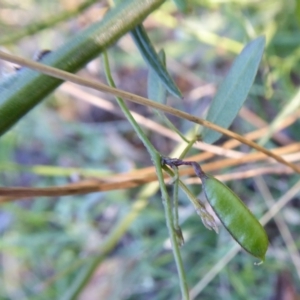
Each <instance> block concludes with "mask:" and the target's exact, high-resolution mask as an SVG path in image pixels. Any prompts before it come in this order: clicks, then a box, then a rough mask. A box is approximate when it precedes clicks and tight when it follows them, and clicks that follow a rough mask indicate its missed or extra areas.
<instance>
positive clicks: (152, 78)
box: [147, 49, 167, 104]
mask: <svg viewBox="0 0 300 300" xmlns="http://www.w3.org/2000/svg"><path fill="white" fill-rule="evenodd" d="M158 57H159V59H160V61H161V63H162V64H163V66H164V67H166V54H165V51H164V50H163V49H162V50H160V51H159V53H158ZM147 93H148V99H151V100H153V101H156V102H159V103H163V104H165V103H166V99H167V90H166V88H165V86H164V85H163V84H162V81H161V80H160V79H159V77H158V75H157V73H156V72H155V71H154V70H153V69H152V68H149V71H148V89H147Z"/></svg>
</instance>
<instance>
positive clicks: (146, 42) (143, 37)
mask: <svg viewBox="0 0 300 300" xmlns="http://www.w3.org/2000/svg"><path fill="white" fill-rule="evenodd" d="M131 36H132V38H133V40H134V43H135V45H136V46H137V48H138V49H139V51H140V53H141V55H142V56H143V58H144V60H145V61H146V63H147V64H148V65H149V66H150V68H152V69H153V71H154V72H155V73H156V74H157V76H158V77H159V78H160V80H161V81H162V82H163V84H164V85H165V87H166V88H167V90H168V91H169V92H170V93H171V94H173V95H174V96H176V97H178V98H182V95H181V92H180V90H179V89H178V87H177V86H176V84H175V82H174V80H173V79H172V78H171V76H170V75H169V73H168V71H167V69H166V67H165V66H164V65H163V64H162V62H161V60H160V58H159V56H158V54H157V53H156V51H155V49H154V47H153V45H152V43H151V41H150V39H149V37H148V35H147V33H146V30H145V29H144V26H143V25H142V24H141V25H138V26H136V27H135V28H134V29H133V30H132V31H131Z"/></svg>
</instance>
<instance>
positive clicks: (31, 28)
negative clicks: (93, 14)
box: [0, 0, 98, 45]
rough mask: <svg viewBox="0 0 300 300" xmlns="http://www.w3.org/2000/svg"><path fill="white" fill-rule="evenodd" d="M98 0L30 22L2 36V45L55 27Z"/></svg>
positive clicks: (88, 0) (0, 42)
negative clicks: (45, 18) (46, 18)
mask: <svg viewBox="0 0 300 300" xmlns="http://www.w3.org/2000/svg"><path fill="white" fill-rule="evenodd" d="M96 2H98V0H87V1H85V2H83V3H82V4H81V5H79V6H78V7H77V8H76V9H73V10H71V11H64V12H62V13H60V14H58V15H55V16H53V17H52V18H50V19H48V20H45V21H41V22H39V23H33V24H29V25H28V26H26V27H25V28H20V30H18V31H16V32H13V33H10V34H6V35H3V36H1V37H0V45H5V44H10V43H14V42H15V41H17V40H19V39H21V38H23V37H25V36H29V35H33V34H35V33H37V32H38V31H41V30H43V29H46V28H49V27H53V26H54V25H56V24H57V23H59V22H62V21H65V20H66V19H69V18H72V17H74V16H76V15H78V14H79V13H80V12H82V11H83V10H85V9H87V8H88V7H90V6H91V5H93V4H94V3H96Z"/></svg>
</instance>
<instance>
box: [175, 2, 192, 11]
mask: <svg viewBox="0 0 300 300" xmlns="http://www.w3.org/2000/svg"><path fill="white" fill-rule="evenodd" d="M173 2H174V3H175V5H176V6H177V8H178V9H179V10H180V11H182V12H183V13H187V12H188V11H189V1H188V0H173Z"/></svg>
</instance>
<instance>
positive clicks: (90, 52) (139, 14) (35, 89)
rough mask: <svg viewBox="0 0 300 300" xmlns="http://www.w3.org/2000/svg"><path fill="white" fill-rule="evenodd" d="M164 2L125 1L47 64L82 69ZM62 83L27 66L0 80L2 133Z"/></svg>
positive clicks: (0, 124)
mask: <svg viewBox="0 0 300 300" xmlns="http://www.w3.org/2000/svg"><path fill="white" fill-rule="evenodd" d="M163 2H164V0H150V1H140V0H126V1H122V3H121V4H120V5H118V6H117V7H115V8H113V9H112V10H110V11H109V12H108V13H107V14H106V15H105V17H104V18H103V19H102V20H101V21H100V22H97V23H95V24H93V25H91V26H90V27H89V28H87V29H86V30H84V31H83V32H81V33H79V34H78V35H76V36H75V37H74V38H73V39H71V40H70V41H69V42H67V43H66V44H64V45H63V46H62V47H61V48H59V49H58V50H56V51H53V52H51V53H50V54H48V55H47V56H46V57H45V59H44V60H43V61H44V63H46V64H48V65H50V66H53V67H56V68H59V69H62V70H65V71H69V72H75V71H77V70H79V69H80V68H82V67H83V66H84V65H85V64H86V63H88V62H89V61H91V60H92V59H93V58H95V57H96V56H97V55H98V54H99V53H101V52H102V51H103V50H104V49H106V48H107V47H109V46H111V45H112V44H113V43H114V42H115V41H117V40H118V39H119V38H120V37H121V36H122V35H124V34H125V33H126V32H128V31H130V30H132V29H133V28H134V27H135V26H137V25H138V24H140V23H141V22H142V21H143V19H144V18H145V17H146V16H147V15H148V14H149V13H151V12H152V11H153V10H154V9H156V8H157V7H158V6H159V5H161V4H162V3H163ZM128 16H130V18H129V17H128ZM116 24H118V26H116ZM61 83H62V81H61V80H59V79H56V78H52V77H49V76H46V75H43V74H40V73H38V72H36V71H33V70H30V69H27V68H24V69H22V70H20V71H19V72H17V73H16V74H15V75H13V76H12V77H10V78H7V79H5V80H4V81H3V82H0V135H2V134H3V133H5V132H6V131H7V130H8V129H9V128H10V127H12V126H13V125H14V124H15V123H16V122H17V121H18V120H19V119H21V118H22V117H23V116H24V115H25V114H26V113H28V112H29V111H30V110H31V109H32V108H33V107H34V106H36V105H37V104H38V103H39V102H41V101H42V100H43V99H44V98H45V97H46V96H47V95H48V94H49V93H50V92H52V91H53V90H54V89H55V88H56V87H57V86H59V85H60V84H61Z"/></svg>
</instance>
